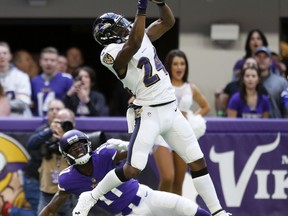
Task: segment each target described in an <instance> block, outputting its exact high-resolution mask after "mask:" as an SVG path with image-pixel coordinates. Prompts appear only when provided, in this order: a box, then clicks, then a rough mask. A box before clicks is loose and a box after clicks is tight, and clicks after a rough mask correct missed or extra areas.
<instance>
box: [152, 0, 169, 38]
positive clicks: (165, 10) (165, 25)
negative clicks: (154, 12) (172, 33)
mask: <svg viewBox="0 0 288 216" xmlns="http://www.w3.org/2000/svg"><path fill="white" fill-rule="evenodd" d="M150 1H151V2H153V3H155V4H156V5H157V6H158V8H159V13H160V16H159V19H158V20H156V21H154V22H153V23H151V24H150V25H149V26H148V28H147V35H148V37H149V38H150V40H151V41H152V42H153V41H155V40H157V39H159V38H160V37H161V36H162V35H163V34H165V33H166V32H167V31H168V30H170V29H171V28H172V27H173V26H174V24H175V17H174V14H173V12H172V10H171V9H170V7H169V6H168V5H167V4H166V3H165V0H150Z"/></svg>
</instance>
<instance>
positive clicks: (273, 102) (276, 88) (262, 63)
mask: <svg viewBox="0 0 288 216" xmlns="http://www.w3.org/2000/svg"><path fill="white" fill-rule="evenodd" d="M255 59H256V61H257V63H258V66H259V70H260V72H261V80H262V83H263V85H264V87H265V88H266V90H267V91H268V94H269V101H270V107H271V110H270V113H269V117H270V118H283V117H284V111H283V106H282V103H281V92H282V91H283V90H285V89H286V88H287V87H288V82H287V80H286V79H284V78H283V77H281V76H279V75H276V74H274V73H272V72H271V64H272V53H271V51H270V50H269V48H268V47H258V48H257V49H256V51H255Z"/></svg>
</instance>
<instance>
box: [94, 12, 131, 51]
mask: <svg viewBox="0 0 288 216" xmlns="http://www.w3.org/2000/svg"><path fill="white" fill-rule="evenodd" d="M130 30H131V23H130V22H129V21H128V20H127V19H125V18H124V17H123V16H121V15H118V14H115V13H105V14H103V15H102V16H100V17H99V18H97V19H96V20H95V22H94V26H93V36H94V39H95V40H96V41H97V42H98V43H99V44H100V45H102V46H106V45H108V44H111V43H117V44H119V43H123V42H125V41H126V39H125V38H126V37H127V35H128V34H129V32H130Z"/></svg>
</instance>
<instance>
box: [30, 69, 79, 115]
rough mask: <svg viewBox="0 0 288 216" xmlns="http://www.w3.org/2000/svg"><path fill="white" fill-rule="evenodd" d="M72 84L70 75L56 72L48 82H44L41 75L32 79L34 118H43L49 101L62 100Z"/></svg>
mask: <svg viewBox="0 0 288 216" xmlns="http://www.w3.org/2000/svg"><path fill="white" fill-rule="evenodd" d="M73 82H74V81H73V78H72V76H71V75H70V74H67V73H61V72H57V73H56V75H55V76H54V77H52V79H51V80H50V81H46V80H45V79H44V78H43V75H42V74H40V75H38V76H36V77H34V78H33V79H32V81H31V85H32V100H33V103H34V107H33V114H34V115H35V116H45V115H46V112H47V111H48V106H49V103H50V101H52V100H53V99H55V98H57V99H60V100H62V99H63V98H64V96H65V95H66V92H67V91H68V90H69V89H70V87H71V86H72V84H73Z"/></svg>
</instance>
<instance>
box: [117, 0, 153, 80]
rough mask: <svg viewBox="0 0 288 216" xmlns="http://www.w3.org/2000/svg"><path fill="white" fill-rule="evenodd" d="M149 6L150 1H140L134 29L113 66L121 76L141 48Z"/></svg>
mask: <svg viewBox="0 0 288 216" xmlns="http://www.w3.org/2000/svg"><path fill="white" fill-rule="evenodd" d="M147 6H148V0H138V4H137V14H136V16H135V20H134V23H133V27H132V29H131V31H130V33H129V38H128V40H127V41H126V43H125V44H124V46H123V48H122V50H121V51H120V52H119V53H118V55H117V57H116V59H115V62H114V65H113V67H114V69H115V70H116V71H117V73H118V74H119V75H123V74H124V73H125V72H126V66H127V64H128V63H129V61H130V60H131V59H132V57H133V55H134V54H135V53H136V52H137V51H138V49H139V48H140V47H141V44H142V40H143V36H144V32H145V27H146V8H147Z"/></svg>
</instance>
